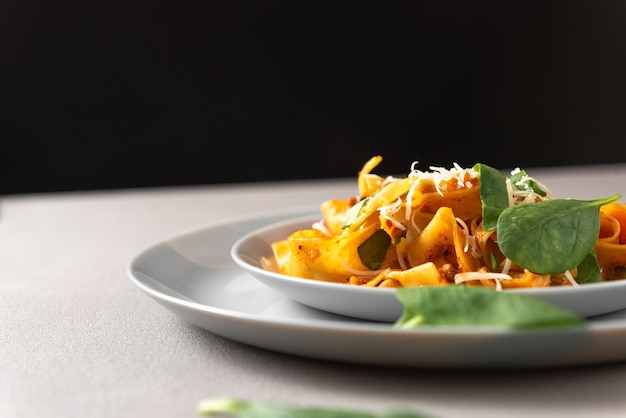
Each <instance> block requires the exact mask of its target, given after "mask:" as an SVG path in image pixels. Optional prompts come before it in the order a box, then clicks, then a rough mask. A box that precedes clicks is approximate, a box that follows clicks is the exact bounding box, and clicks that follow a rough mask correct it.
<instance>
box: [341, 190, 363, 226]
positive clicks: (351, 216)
mask: <svg viewBox="0 0 626 418" xmlns="http://www.w3.org/2000/svg"><path fill="white" fill-rule="evenodd" d="M368 200H369V198H368V197H366V198H364V199H361V200H359V201H358V202H357V203H356V204H355V205H354V206H352V207H351V208H350V209H348V212H347V213H346V219H345V220H344V221H343V224H342V225H341V229H344V228H347V227H349V226H350V225H352V224H353V223H354V221H356V219H357V218H358V217H359V215H360V214H361V210H363V207H365V204H366V203H367V201H368Z"/></svg>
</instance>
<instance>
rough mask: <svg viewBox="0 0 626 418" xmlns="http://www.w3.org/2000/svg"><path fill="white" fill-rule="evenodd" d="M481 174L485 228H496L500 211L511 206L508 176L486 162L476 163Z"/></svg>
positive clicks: (490, 229) (475, 167)
mask: <svg viewBox="0 0 626 418" xmlns="http://www.w3.org/2000/svg"><path fill="white" fill-rule="evenodd" d="M474 170H476V171H477V172H478V173H479V174H480V200H481V201H482V205H483V208H482V216H483V229H484V230H485V231H493V230H494V229H496V226H497V223H498V217H499V216H500V213H501V212H502V211H503V210H504V209H506V208H508V207H509V192H508V191H507V188H506V177H505V176H504V174H502V173H501V172H500V171H499V170H496V169H495V168H493V167H489V166H488V165H485V164H480V163H478V164H475V165H474Z"/></svg>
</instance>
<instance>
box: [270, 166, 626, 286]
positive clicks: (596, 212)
mask: <svg viewBox="0 0 626 418" xmlns="http://www.w3.org/2000/svg"><path fill="white" fill-rule="evenodd" d="M381 161H382V157H381V156H374V157H372V158H371V159H370V160H369V161H367V162H366V163H365V164H364V165H363V167H362V169H361V170H360V171H359V173H358V180H357V186H358V193H359V195H358V196H353V197H349V198H345V199H329V200H326V201H324V202H322V203H321V205H320V211H321V215H322V216H321V219H320V221H319V222H316V223H314V224H312V225H311V227H310V228H309V229H303V230H299V231H295V232H294V233H292V234H291V235H289V236H287V237H285V239H283V240H280V241H276V242H274V243H272V250H273V258H271V259H270V258H268V259H265V260H264V268H266V269H268V270H273V271H277V272H280V273H282V274H285V275H289V276H296V277H301V278H307V279H312V280H322V281H331V282H338V283H345V284H349V285H358V286H375V287H415V286H426V285H429V286H433V285H435V286H439V285H467V286H484V287H491V288H495V289H498V290H501V289H506V288H528V287H548V286H577V285H579V284H583V283H591V282H601V281H608V280H618V279H624V278H626V267H625V266H626V204H625V203H619V202H618V201H619V199H620V198H621V196H620V195H614V196H611V197H608V198H603V199H598V200H590V201H584V200H574V199H559V198H556V197H555V196H554V195H553V194H552V192H551V191H550V190H549V189H548V187H547V186H546V185H544V184H542V183H541V182H539V181H538V180H536V179H534V178H533V177H531V176H529V175H528V174H527V173H526V172H525V171H524V170H521V169H515V170H513V171H512V172H511V174H510V176H505V175H504V174H502V173H501V172H500V171H498V170H496V169H494V168H492V167H489V166H487V165H483V164H476V165H475V166H474V167H472V168H462V167H460V166H459V165H457V164H454V166H453V167H452V168H450V169H445V168H441V167H430V170H431V171H420V170H418V169H417V168H416V165H417V163H414V164H413V165H412V166H411V169H410V172H409V174H408V175H407V176H406V177H403V178H398V177H393V176H387V177H383V176H379V175H377V174H374V173H373V170H374V168H375V167H376V166H378V164H379V163H380V162H381Z"/></svg>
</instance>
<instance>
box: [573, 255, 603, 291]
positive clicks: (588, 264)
mask: <svg viewBox="0 0 626 418" xmlns="http://www.w3.org/2000/svg"><path fill="white" fill-rule="evenodd" d="M601 281H602V273H601V272H600V265H599V264H598V257H597V256H596V251H595V249H593V250H591V251H590V252H589V254H587V256H586V257H585V258H584V259H583V261H581V262H580V264H579V265H578V275H577V277H576V282H577V283H578V284H583V283H599V282H601Z"/></svg>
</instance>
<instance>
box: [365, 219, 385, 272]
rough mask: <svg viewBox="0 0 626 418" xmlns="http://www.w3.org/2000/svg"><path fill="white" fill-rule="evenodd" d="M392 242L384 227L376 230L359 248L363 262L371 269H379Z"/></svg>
mask: <svg viewBox="0 0 626 418" xmlns="http://www.w3.org/2000/svg"><path fill="white" fill-rule="evenodd" d="M390 244H391V237H390V236H389V234H387V233H386V232H385V230H384V229H379V230H377V231H376V232H374V233H373V234H372V235H371V236H370V237H369V238H368V239H366V240H365V241H363V243H362V244H361V245H359V247H358V248H357V251H358V253H359V257H360V258H361V263H363V265H365V266H366V267H367V268H369V269H370V270H378V268H379V267H380V265H381V264H382V262H383V260H384V259H385V256H386V255H387V250H388V249H389V245H390Z"/></svg>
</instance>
